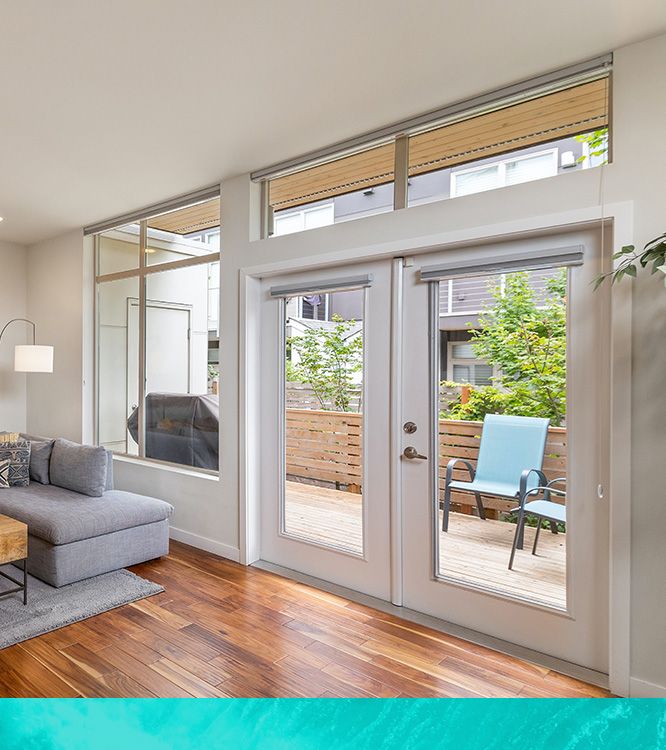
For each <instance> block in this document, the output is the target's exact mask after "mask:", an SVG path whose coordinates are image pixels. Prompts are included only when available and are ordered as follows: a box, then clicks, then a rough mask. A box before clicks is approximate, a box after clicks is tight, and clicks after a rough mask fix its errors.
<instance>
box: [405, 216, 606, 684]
mask: <svg viewBox="0 0 666 750" xmlns="http://www.w3.org/2000/svg"><path fill="white" fill-rule="evenodd" d="M600 254H601V251H600V242H599V237H598V235H597V234H596V233H595V232H593V231H589V232H577V233H568V234H562V235H559V236H550V237H540V238H530V239H526V240H520V241H511V242H505V243H498V244H494V245H492V246H491V245H486V246H479V247H475V248H467V249H460V250H453V251H447V252H446V253H436V254H432V255H429V256H427V257H421V258H418V259H415V262H414V263H412V264H410V265H408V266H407V267H405V268H404V269H403V288H404V291H403V381H404V383H405V387H404V390H403V401H402V410H403V411H402V418H403V425H404V424H406V423H412V426H410V429H413V428H414V427H416V431H415V432H413V433H411V434H408V433H405V432H404V431H403V446H404V448H407V447H408V446H411V447H412V448H414V449H415V454H416V455H417V456H418V455H421V456H427V459H422V460H420V459H419V458H413V459H407V460H404V459H403V462H402V463H403V465H402V479H403V482H402V503H403V519H404V523H403V539H404V550H403V590H404V598H403V604H404V605H405V606H406V607H409V608H410V609H414V610H417V611H420V612H425V613H427V614H430V615H433V616H435V617H439V618H442V619H444V620H447V621H450V622H453V623H456V624H458V625H462V626H465V627H468V628H471V629H473V630H476V631H480V632H482V633H486V634H489V635H492V636H494V637H497V638H501V639H503V640H506V641H509V642H512V643H515V644H518V645H521V646H525V647H528V648H532V649H535V650H537V651H539V652H542V653H547V654H550V655H552V656H555V657H558V658H561V659H565V660H567V661H570V662H573V663H576V664H580V665H583V666H586V667H589V668H591V669H595V670H598V671H600V672H603V673H606V672H607V671H608V661H607V659H608V626H607V621H608V562H607V561H608V505H607V501H606V500H605V499H604V489H605V487H606V486H607V479H606V474H607V468H608V467H607V455H608V443H607V440H608V425H607V423H606V416H605V415H606V409H605V405H606V404H607V403H608V387H609V386H608V366H607V364H606V363H607V361H608V360H607V330H608V329H607V320H608V315H607V314H605V304H606V302H607V297H605V296H604V295H603V294H599V293H598V292H597V293H595V292H593V291H592V282H593V281H594V278H595V276H596V275H597V274H598V273H599V272H600ZM488 287H490V292H488V291H485V290H487V289H488ZM488 294H490V295H491V298H490V300H488V299H487V295H488ZM484 297H485V300H484V299H483V298H484ZM530 299H531V300H532V302H531V303H530V301H529V300H530ZM479 307H480V308H481V313H479ZM484 310H485V312H484ZM456 313H458V314H456ZM470 330H474V331H476V333H475V334H470ZM479 334H483V335H479ZM474 342H476V344H475V343H474ZM493 347H495V350H494V353H495V358H494V360H493V361H494V362H496V361H497V360H499V361H502V362H506V365H504V367H505V368H506V372H504V373H503V374H504V376H505V377H502V373H501V372H499V373H498V372H497V370H496V368H494V369H493V371H490V370H489V369H487V370H484V369H483V364H482V360H481V363H480V361H479V359H476V360H467V362H466V360H465V359H464V358H458V359H456V358H455V355H456V353H459V352H460V351H462V353H463V354H467V355H469V354H472V353H473V352H472V351H469V350H470V349H476V350H477V352H478V351H479V350H481V353H483V354H486V355H487V352H488V351H489V350H491V351H493ZM498 348H500V349H501V350H500V351H497V349H498ZM465 349H467V351H465ZM512 357H513V358H512ZM520 357H523V360H520ZM517 360H518V361H517ZM456 362H457V363H458V364H457V366H456ZM452 365H453V366H452ZM472 368H475V369H472ZM509 368H513V369H509ZM456 371H457V374H460V376H461V377H462V378H469V379H470V380H472V381H474V379H475V378H476V379H477V380H476V382H477V385H474V384H472V386H471V388H469V389H468V388H463V391H464V394H451V393H450V391H451V389H453V390H455V387H454V386H452V385H451V384H450V382H449V379H448V378H447V375H450V374H451V373H452V372H456ZM479 381H480V382H481V383H484V384H485V385H479ZM525 383H527V385H525ZM459 390H460V389H459ZM426 394H427V395H426ZM478 394H483V398H485V399H489V401H488V402H486V403H483V402H480V403H478V404H477V403H476V400H475V399H476V398H478ZM452 396H453V400H454V402H455V401H461V400H465V398H467V399H468V401H467V404H465V405H461V404H457V403H454V407H453V409H451V408H450V399H451V398H452ZM461 397H462V398H461ZM490 399H492V400H490ZM486 410H487V411H491V412H492V411H503V412H504V413H508V414H517V415H520V414H524V413H526V412H527V413H529V414H530V415H531V416H540V417H543V418H548V419H549V420H550V427H549V430H548V437H547V440H546V448H545V452H544V453H545V455H544V459H543V466H542V467H533V466H524V467H522V466H521V468H525V469H527V468H543V470H544V471H545V472H546V475H547V477H548V479H549V480H551V479H555V478H565V479H566V481H565V482H562V483H560V484H559V485H556V486H560V487H566V501H565V508H566V524H559V528H558V526H556V527H555V528H556V529H557V530H559V533H557V534H553V533H552V531H551V529H550V524H548V523H543V526H544V528H543V529H542V530H541V531H540V535H539V539H538V545H537V548H536V554H535V555H533V554H532V547H533V544H534V537H535V535H536V526H531V527H527V528H526V529H525V538H524V545H523V549H518V550H517V551H516V556H515V561H514V565H513V568H512V569H509V556H510V552H511V546H512V542H513V537H514V532H515V529H516V524H515V520H516V514H515V513H511V511H512V510H513V509H514V508H515V507H516V505H517V504H516V502H515V500H509V499H506V498H502V497H498V496H493V495H488V496H482V498H481V500H482V503H483V506H484V511H485V515H486V519H485V520H482V519H481V518H480V517H479V516H480V513H479V510H478V508H477V506H476V497H475V496H474V495H473V494H469V493H453V497H452V506H451V508H453V509H455V511H452V512H450V513H449V515H448V529H447V530H446V531H443V530H442V529H443V520H444V519H443V514H444V508H443V498H444V484H445V482H446V467H447V465H448V463H449V462H450V461H451V460H452V459H466V460H469V461H470V462H472V464H474V463H475V461H476V458H477V456H478V452H479V446H480V440H481V439H482V436H483V426H482V423H481V421H480V420H481V419H482V414H483V412H484V411H486ZM475 411H476V413H474V412H475ZM451 414H452V415H453V418H451ZM489 449H490V450H491V451H493V450H495V451H498V452H502V454H503V455H505V456H508V460H509V461H512V460H517V461H520V456H519V452H520V450H521V448H520V446H519V445H518V443H516V445H515V446H508V447H507V446H501V445H495V446H492V445H491V446H490V448H489ZM505 450H506V452H504V451H505ZM456 478H458V479H461V480H463V481H464V480H467V481H469V477H468V476H467V470H466V469H465V468H464V464H462V463H461V462H458V463H457V464H456V469H455V473H454V479H456ZM551 499H558V498H555V497H554V496H552V498H551ZM512 520H513V521H514V523H511V521H512ZM535 521H536V519H534V520H533V523H534V522H535Z"/></svg>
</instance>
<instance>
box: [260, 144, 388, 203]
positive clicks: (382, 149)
mask: <svg viewBox="0 0 666 750" xmlns="http://www.w3.org/2000/svg"><path fill="white" fill-rule="evenodd" d="M394 154H395V146H394V144H393V143H388V144H386V145H383V146H377V147H376V148H371V149H368V150H367V151H361V152H360V153H356V154H352V155H351V156H345V157H343V158H341V159H336V160H335V161H329V162H326V163H325V164H318V165H317V166H315V167H311V168H309V169H304V170H302V171H300V172H295V173H294V174H289V175H285V176H284V177H278V178H276V179H274V180H271V181H270V187H269V196H268V200H269V203H270V205H271V206H272V207H273V209H274V210H275V211H281V210H283V209H285V208H295V207H297V206H302V205H304V204H306V203H314V202H315V201H320V200H324V199H325V198H333V197H335V196H336V195H344V194H346V193H353V192H355V191H356V190H368V189H370V188H373V187H377V186H378V185H384V184H386V183H389V182H393V168H394Z"/></svg>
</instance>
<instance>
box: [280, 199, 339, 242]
mask: <svg viewBox="0 0 666 750" xmlns="http://www.w3.org/2000/svg"><path fill="white" fill-rule="evenodd" d="M334 220H335V207H334V205H333V203H326V204H324V205H323V206H314V207H313V208H304V209H300V210H296V211H285V212H284V213H279V214H277V213H276V214H275V218H274V223H273V235H274V236H275V237H278V236H279V235H283V234H292V233H294V232H303V231H304V230H306V229H316V228H317V227H325V226H328V225H329V224H333V222H334Z"/></svg>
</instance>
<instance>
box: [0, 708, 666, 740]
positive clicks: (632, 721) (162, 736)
mask: <svg viewBox="0 0 666 750" xmlns="http://www.w3.org/2000/svg"><path fill="white" fill-rule="evenodd" d="M333 747H335V748H336V750H337V749H338V748H339V749H341V750H347V749H349V750H351V749H352V748H353V749H354V750H365V749H366V748H367V749H368V750H378V749H379V748H403V749H405V750H416V749H417V748H418V749H419V750H420V748H428V750H433V749H434V748H438V749H439V748H443V749H444V750H448V748H451V749H453V748H455V749H456V750H461V749H463V748H464V749H465V750H493V749H494V748H521V750H541V749H542V748H543V749H544V750H545V749H546V748H548V750H559V749H560V748H562V749H564V748H566V749H567V750H578V749H579V748H580V749H581V750H582V749H583V748H585V750H596V749H597V748H599V749H600V750H601V748H604V750H614V749H615V748H623V750H624V749H626V748H632V750H633V749H638V748H640V750H649V749H651V748H666V701H659V700H599V699H597V700H594V699H591V700H582V699H577V700H563V699H559V700H492V699H484V700H429V699H426V700H399V699H393V700H342V699H338V700H331V699H328V700H297V699H283V700H267V699H266V700H263V699H254V700H224V699H213V700H201V699H197V700H169V699H165V700H1V701H0V748H1V749H2V750H56V749H57V750H60V749H61V748H62V749H63V750H65V748H66V750H84V749H85V750H134V749H135V748H139V750H164V749H168V750H171V749H172V748H173V749H174V750H175V749H176V748H177V749H178V750H190V749H192V750H195V748H196V750H217V748H225V749H226V748H234V749H236V748H238V749H240V748H243V750H245V749H247V750H254V749H255V748H257V749H261V750H264V749H266V750H269V749H270V750H286V748H289V749H290V750H310V748H318V749H319V748H324V749H327V748H333Z"/></svg>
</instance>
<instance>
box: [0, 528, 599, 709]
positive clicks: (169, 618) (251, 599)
mask: <svg viewBox="0 0 666 750" xmlns="http://www.w3.org/2000/svg"><path fill="white" fill-rule="evenodd" d="M132 570H133V571H134V572H135V573H137V574H138V575H142V576H144V577H146V578H148V579H151V580H154V581H156V582H157V583H160V584H161V585H162V586H163V587H164V588H165V591H164V592H163V593H161V594H158V595H156V596H154V597H150V598H149V599H144V600H141V601H139V602H135V603H133V604H129V605H127V606H124V607H120V608H117V609H114V610H112V611H110V612H105V613H103V614H101V615H97V616H95V617H92V618H89V619H88V620H85V621H83V622H79V623H75V624H73V625H70V626H67V627H65V628H62V629H60V630H57V631H54V632H51V633H48V634H46V635H43V636H39V637H37V638H33V639H32V640H29V641H25V642H24V643H21V644H19V645H16V646H12V647H10V648H7V649H4V650H0V697H78V696H84V697H100V698H101V697H155V696H158V697H190V696H205V697H226V696H233V697H331V698H332V697H354V696H356V697H374V696H377V697H387V698H388V697H446V696H450V697H466V696H469V697H478V696H480V695H483V696H534V697H565V696H568V697H591V696H606V695H608V693H607V691H605V690H602V689H601V688H597V687H595V686H593V685H588V684H586V683H584V682H580V681H579V680H575V679H573V678H571V677H566V676H564V675H560V674H557V673H555V672H552V671H551V670H549V669H547V668H544V667H540V666H538V665H535V664H531V663H529V662H525V661H522V660H520V659H517V658H515V657H512V656H508V655H506V654H502V653H499V652H497V651H493V650H491V649H489V648H486V647H484V646H479V645H477V644H474V643H469V642H467V641H464V640H462V639H460V638H456V637H453V636H449V635H446V634H445V633H442V632H440V631H437V630H433V629H432V628H428V627H425V626H422V625H418V624H415V623H412V622H407V621H405V620H402V619H401V618H399V617H397V616H395V615H392V614H387V613H383V612H379V611H377V610H375V609H372V608H371V607H368V606H365V605H360V604H356V603H354V602H350V601H349V600H347V599H345V598H343V597H341V596H338V595H335V594H331V593H328V592H325V591H320V590H317V589H314V588H311V587H309V586H306V585H304V584H301V583H298V582H296V581H291V580H288V579H286V578H282V577H280V576H278V575H275V574H273V573H268V572H266V571H262V570H258V569H255V568H246V567H244V566H241V565H238V564H236V563H233V562H231V561H229V560H224V559H222V558H220V557H217V556H215V555H213V554H211V553H208V552H203V551H201V550H197V549H194V548H192V547H188V546H186V545H183V544H179V543H175V542H174V543H172V551H171V554H170V555H169V557H166V558H163V559H160V560H155V561H151V562H148V563H143V564H142V565H137V566H135V567H134V568H133V569H132ZM0 606H1V604H0Z"/></svg>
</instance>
